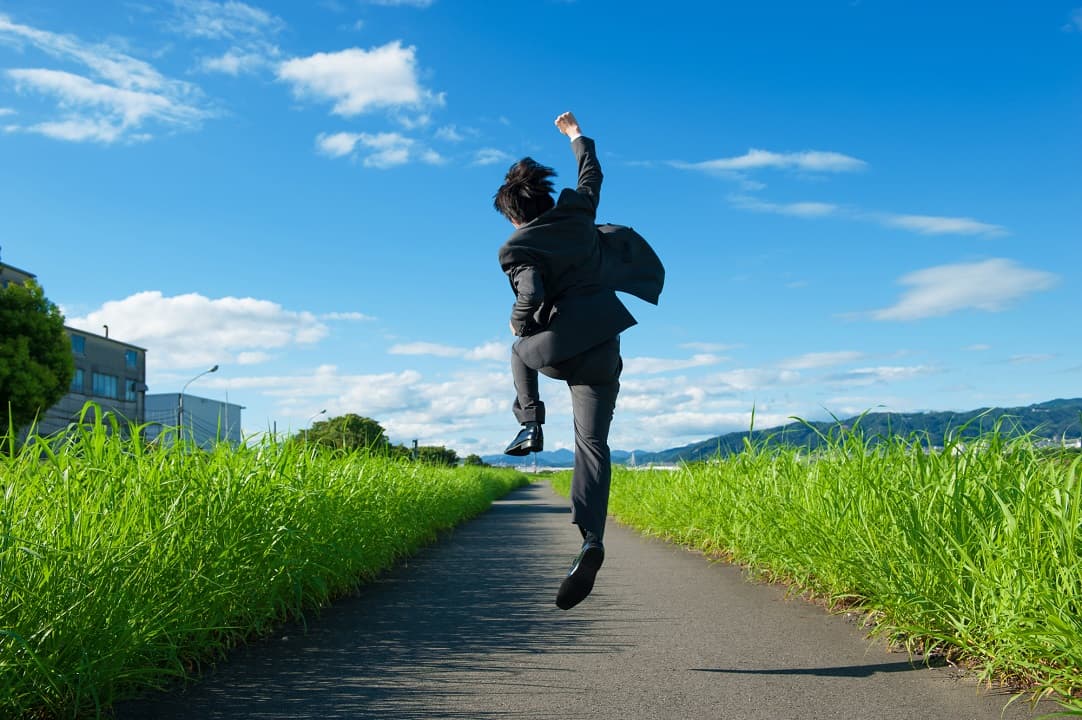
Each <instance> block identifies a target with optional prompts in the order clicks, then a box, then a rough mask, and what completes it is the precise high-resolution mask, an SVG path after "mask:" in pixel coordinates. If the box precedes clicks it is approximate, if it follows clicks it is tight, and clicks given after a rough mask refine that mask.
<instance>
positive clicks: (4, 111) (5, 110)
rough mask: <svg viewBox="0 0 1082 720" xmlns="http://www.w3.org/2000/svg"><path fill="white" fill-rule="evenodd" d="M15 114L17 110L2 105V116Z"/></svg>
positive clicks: (0, 110)
mask: <svg viewBox="0 0 1082 720" xmlns="http://www.w3.org/2000/svg"><path fill="white" fill-rule="evenodd" d="M14 114H15V111H14V110H12V109H11V108H5V107H0V117H4V116H5V115H14Z"/></svg>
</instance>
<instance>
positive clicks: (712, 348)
mask: <svg viewBox="0 0 1082 720" xmlns="http://www.w3.org/2000/svg"><path fill="white" fill-rule="evenodd" d="M680 347H681V348H683V349H685V350H698V351H699V352H704V353H714V352H725V351H726V350H732V349H733V348H735V347H737V346H736V345H725V344H722V343H712V342H687V343H680Z"/></svg>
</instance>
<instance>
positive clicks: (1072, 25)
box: [1063, 8, 1082, 32]
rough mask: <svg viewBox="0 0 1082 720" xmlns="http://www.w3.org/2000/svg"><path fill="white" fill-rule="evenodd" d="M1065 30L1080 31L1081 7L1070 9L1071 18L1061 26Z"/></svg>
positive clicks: (1081, 25) (1081, 27) (1081, 29)
mask: <svg viewBox="0 0 1082 720" xmlns="http://www.w3.org/2000/svg"><path fill="white" fill-rule="evenodd" d="M1063 29H1064V30H1066V31H1067V32H1082V8H1075V9H1074V10H1072V11H1071V19H1070V20H1069V21H1068V22H1067V24H1066V25H1064V26H1063Z"/></svg>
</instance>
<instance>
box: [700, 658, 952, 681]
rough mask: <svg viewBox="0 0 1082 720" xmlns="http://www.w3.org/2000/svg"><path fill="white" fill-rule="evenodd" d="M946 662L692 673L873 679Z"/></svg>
mask: <svg viewBox="0 0 1082 720" xmlns="http://www.w3.org/2000/svg"><path fill="white" fill-rule="evenodd" d="M944 665H946V662H945V661H938V662H937V661H933V662H930V663H928V664H927V665H926V664H924V663H923V662H917V661H914V662H908V661H903V662H896V663H879V664H878V665H843V666H840V667H809V668H773V669H770V670H746V669H740V670H738V669H736V668H691V671H692V672H704V673H724V674H728V675H818V676H820V677H846V678H860V677H871V676H872V675H875V674H877V673H898V672H912V671H913V670H925V669H927V668H929V667H943V666H944Z"/></svg>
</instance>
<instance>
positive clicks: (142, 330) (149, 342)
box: [68, 290, 329, 369]
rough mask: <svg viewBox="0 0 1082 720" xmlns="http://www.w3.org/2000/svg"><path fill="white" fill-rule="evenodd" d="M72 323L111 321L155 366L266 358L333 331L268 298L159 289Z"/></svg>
mask: <svg viewBox="0 0 1082 720" xmlns="http://www.w3.org/2000/svg"><path fill="white" fill-rule="evenodd" d="M68 324H69V325H72V326H73V327H78V328H82V329H85V330H88V331H90V332H96V331H97V329H98V328H100V327H101V326H102V325H108V326H109V327H110V328H111V329H112V331H113V334H114V335H115V336H117V337H123V338H124V340H125V341H126V342H130V343H132V344H135V345H140V346H143V347H145V348H147V350H148V353H149V355H148V356H149V358H150V362H151V364H152V365H153V366H154V367H155V368H156V369H168V368H192V367H198V366H202V365H210V364H213V363H221V364H227V363H231V362H232V363H242V364H243V363H249V364H250V363H253V362H261V361H262V360H264V359H266V358H267V357H268V356H266V354H265V351H266V350H273V349H278V348H284V347H287V346H291V345H310V344H312V343H315V342H318V341H319V340H322V339H323V338H324V337H326V336H327V334H328V332H329V331H328V329H327V326H326V325H324V324H323V323H322V322H320V320H319V319H318V318H317V317H316V316H315V315H313V314H312V313H310V312H304V311H300V312H298V311H293V310H286V309H284V308H283V307H282V306H281V305H278V304H277V303H274V302H271V301H269V300H258V299H255V298H236V297H223V298H208V297H205V296H203V295H199V294H197V293H189V294H186V295H176V296H173V297H165V296H163V295H162V293H161V292H159V291H157V290H153V291H145V292H141V293H136V294H135V295H131V296H129V297H127V298H125V299H123V300H113V301H110V302H107V303H105V304H104V305H103V306H102V307H101V308H100V309H98V310H95V311H93V312H90V313H88V314H87V315H85V316H83V317H77V318H71V319H69V320H68Z"/></svg>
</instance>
